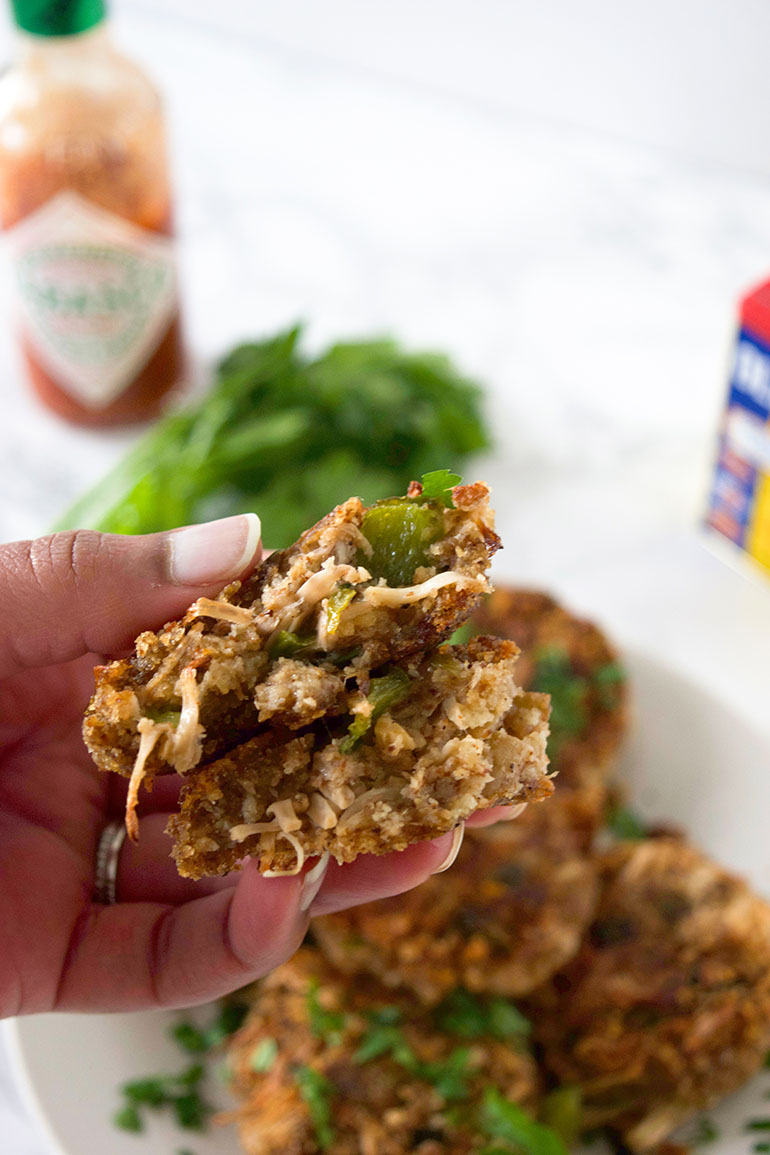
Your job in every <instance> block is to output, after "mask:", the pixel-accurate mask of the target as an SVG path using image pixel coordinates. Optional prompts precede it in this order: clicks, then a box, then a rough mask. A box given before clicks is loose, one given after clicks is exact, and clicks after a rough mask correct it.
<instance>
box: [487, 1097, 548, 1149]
mask: <svg viewBox="0 0 770 1155" xmlns="http://www.w3.org/2000/svg"><path fill="white" fill-rule="evenodd" d="M479 1125H480V1129H481V1131H482V1132H483V1134H484V1135H485V1136H486V1137H487V1138H488V1139H493V1140H502V1142H501V1143H499V1144H498V1143H495V1144H493V1145H492V1147H487V1148H485V1150H486V1152H487V1155H491V1152H492V1151H494V1152H495V1155H497V1152H498V1151H499V1152H500V1155H503V1152H505V1153H506V1155H508V1153H509V1152H510V1153H511V1155H567V1148H566V1146H565V1145H564V1142H563V1141H562V1139H561V1137H560V1136H559V1135H557V1133H556V1131H554V1130H553V1129H552V1128H551V1127H547V1126H546V1125H545V1124H544V1123H538V1122H536V1121H535V1120H534V1119H532V1118H530V1116H529V1115H528V1114H527V1112H526V1111H524V1110H523V1108H521V1107H520V1106H519V1105H518V1103H513V1102H511V1100H510V1099H506V1098H505V1096H504V1095H502V1094H501V1093H500V1092H499V1091H498V1090H496V1089H495V1088H494V1087H487V1089H486V1091H485V1092H484V1102H483V1104H482V1107H481V1114H480V1118H479Z"/></svg>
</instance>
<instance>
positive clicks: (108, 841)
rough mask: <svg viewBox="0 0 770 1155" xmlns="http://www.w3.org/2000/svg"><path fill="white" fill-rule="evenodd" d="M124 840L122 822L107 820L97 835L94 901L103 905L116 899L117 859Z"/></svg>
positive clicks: (112, 902)
mask: <svg viewBox="0 0 770 1155" xmlns="http://www.w3.org/2000/svg"><path fill="white" fill-rule="evenodd" d="M125 840H126V827H125V824H124V823H123V822H108V823H107V825H106V826H105V828H104V830H103V831H102V833H101V835H100V837H99V842H98V843H97V846H96V866H95V868H94V902H100V903H102V905H103V906H112V905H113V904H114V903H116V902H117V900H118V899H117V887H118V859H119V858H120V851H121V849H122V846H123V843H124V842H125Z"/></svg>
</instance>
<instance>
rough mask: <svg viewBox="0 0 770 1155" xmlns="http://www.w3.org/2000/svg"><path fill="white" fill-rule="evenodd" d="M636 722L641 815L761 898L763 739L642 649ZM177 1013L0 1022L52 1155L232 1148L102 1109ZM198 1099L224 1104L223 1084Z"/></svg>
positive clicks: (215, 1152) (725, 1116)
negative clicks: (133, 1126)
mask: <svg viewBox="0 0 770 1155" xmlns="http://www.w3.org/2000/svg"><path fill="white" fill-rule="evenodd" d="M627 664H628V668H629V671H630V675H631V679H632V683H633V686H634V698H635V702H636V716H637V721H636V726H635V729H634V733H633V737H632V738H631V741H630V743H629V745H628V748H627V751H626V755H625V757H624V760H623V776H624V777H625V778H626V779H627V781H628V782H629V783H630V784H631V795H632V798H633V801H634V805H635V806H636V807H637V808H638V809H639V810H640V811H641V813H642V814H643V815H644V816H645V817H646V818H648V819H660V820H666V821H671V822H674V823H678V824H681V825H682V826H684V827H685V828H686V829H687V830H688V831H689V832H690V834H691V835H692V837H693V839H694V840H695V841H696V842H697V843H698V844H699V845H700V846H702V847H703V848H704V849H705V850H707V851H708V852H709V853H710V854H712V855H713V856H714V857H715V858H717V859H718V860H719V861H720V862H723V863H724V864H725V865H727V866H729V867H731V868H734V869H736V870H738V871H740V872H741V873H743V874H745V875H746V876H747V877H748V878H749V879H750V880H751V882H752V883H753V884H754V886H756V887H757V888H758V889H759V890H760V891H761V892H762V893H764V894H767V895H770V840H768V838H767V826H768V814H769V813H770V746H768V743H767V741H766V740H765V739H764V738H763V737H762V736H761V735H760V734H758V733H757V732H756V731H754V730H753V729H752V727H751V726H750V725H748V724H747V723H746V722H744V721H743V720H742V719H741V718H739V717H738V716H737V715H736V714H734V713H733V712H732V711H731V710H728V709H725V708H724V707H723V706H721V705H720V703H719V702H718V701H717V700H716V699H715V698H713V697H712V695H711V694H709V693H707V692H705V691H704V690H702V689H701V688H699V687H698V686H697V685H694V684H693V683H692V682H689V681H687V680H686V679H684V678H682V677H681V676H679V675H678V674H675V673H673V672H672V671H670V670H667V669H665V668H664V667H662V666H661V665H660V664H659V663H658V662H656V661H654V660H652V659H651V658H648V657H644V656H642V655H633V654H631V655H627ZM178 1018H179V1015H175V1014H170V1013H166V1012H151V1013H145V1014H132V1015H38V1016H33V1017H30V1018H25V1019H19V1020H16V1021H15V1022H11V1023H9V1024H8V1025H7V1027H6V1030H7V1040H8V1043H9V1046H10V1050H11V1054H12V1059H13V1063H14V1067H15V1070H16V1074H17V1077H18V1080H19V1085H20V1088H21V1090H22V1094H23V1095H24V1098H25V1101H26V1102H27V1104H28V1106H29V1107H30V1109H31V1111H32V1113H33V1114H34V1115H36V1116H37V1117H38V1119H39V1120H40V1122H41V1123H42V1126H43V1128H44V1130H45V1132H46V1134H47V1135H48V1137H49V1140H50V1143H51V1147H52V1150H53V1151H54V1152H56V1153H57V1155H86V1153H89V1155H90V1153H91V1152H108V1153H109V1155H173V1153H174V1152H175V1151H178V1150H179V1149H181V1148H189V1150H190V1151H193V1152H194V1153H195V1155H237V1153H238V1151H239V1148H238V1143H237V1140H236V1137H235V1134H234V1133H233V1131H232V1130H230V1129H228V1130H219V1129H216V1128H212V1129H211V1130H210V1132H209V1133H207V1134H206V1135H202V1136H198V1135H195V1134H194V1133H190V1132H181V1131H179V1130H178V1129H177V1128H176V1127H175V1126H174V1125H173V1124H172V1123H171V1122H170V1120H167V1119H165V1118H162V1117H158V1118H156V1117H153V1118H151V1119H150V1121H149V1126H148V1129H147V1131H146V1132H144V1133H143V1134H142V1135H140V1136H136V1135H131V1134H126V1133H124V1132H121V1131H118V1130H116V1129H115V1128H114V1127H113V1126H112V1124H111V1122H110V1117H111V1115H112V1113H113V1111H114V1110H115V1109H116V1108H117V1106H118V1105H119V1097H118V1093H117V1088H118V1087H119V1085H120V1084H121V1083H123V1082H125V1081H126V1080H127V1079H132V1078H137V1077H140V1076H144V1075H148V1074H153V1073H159V1072H160V1073H162V1072H172V1071H176V1070H179V1069H181V1068H182V1067H183V1065H184V1058H183V1057H182V1055H181V1054H180V1051H179V1049H178V1048H177V1047H176V1045H175V1044H174V1043H172V1042H170V1041H169V1038H168V1034H167V1032H168V1027H169V1025H170V1024H171V1023H172V1022H174V1021H176V1020H177V1019H178ZM768 1091H770V1071H768V1072H766V1073H764V1074H761V1075H759V1076H758V1077H757V1078H756V1079H755V1080H754V1081H753V1082H752V1083H750V1084H749V1085H747V1086H746V1087H744V1088H743V1090H741V1091H740V1092H739V1093H738V1094H737V1095H733V1096H732V1097H731V1098H730V1099H729V1100H727V1101H725V1102H724V1103H722V1104H721V1105H720V1107H719V1108H718V1109H717V1110H715V1111H713V1112H711V1113H710V1118H712V1119H713V1120H714V1121H715V1122H716V1124H717V1126H718V1128H719V1132H720V1138H719V1140H718V1141H717V1142H714V1143H711V1144H709V1146H708V1148H707V1149H706V1150H707V1152H708V1155H747V1153H749V1152H750V1151H751V1145H752V1144H751V1136H747V1135H746V1134H745V1132H744V1131H743V1124H744V1122H745V1121H746V1119H748V1118H750V1117H752V1116H753V1115H766V1114H767V1110H768V1104H767V1101H766V1098H765V1096H766V1094H767V1092H768ZM210 1097H211V1098H213V1099H215V1101H216V1100H218V1102H219V1104H221V1105H222V1106H227V1105H228V1104H227V1102H226V1099H227V1095H226V1092H225V1091H224V1089H223V1088H221V1087H217V1086H211V1087H210Z"/></svg>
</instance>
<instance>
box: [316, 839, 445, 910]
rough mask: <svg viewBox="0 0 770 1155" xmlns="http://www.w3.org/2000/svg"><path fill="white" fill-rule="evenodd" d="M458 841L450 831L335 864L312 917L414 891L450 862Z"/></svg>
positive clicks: (323, 886) (322, 887) (321, 891)
mask: <svg viewBox="0 0 770 1155" xmlns="http://www.w3.org/2000/svg"><path fill="white" fill-rule="evenodd" d="M455 838H456V836H455V834H454V831H449V833H447V834H442V835H441V837H440V838H434V839H431V840H430V841H429V842H416V843H414V845H413V846H408V847H407V848H406V850H399V851H395V852H393V853H392V854H385V855H374V854H361V855H359V856H358V858H356V859H355V861H354V862H350V863H346V864H344V865H340V863H338V862H334V861H331V862H330V863H329V867H328V870H327V872H326V877H325V879H324V881H323V885H322V886H321V889H320V891H319V893H318V896H317V898H316V899H315V901H314V902H313V904H312V906H311V908H310V913H311V915H312V916H313V918H315V917H316V916H317V915H321V914H331V913H333V912H334V911H337V910H344V909H346V908H347V907H349V906H360V905H361V903H364V902H376V901H377V899H380V898H390V897H391V896H392V895H394V894H403V893H404V892H405V891H407V890H412V889H413V888H414V887H415V886H419V885H420V883H421V882H425V880H426V879H427V878H429V877H430V876H431V874H433V873H434V872H435V871H436V870H438V869H439V868H440V867H441V865H442V863H444V862H446V860H447V858H448V856H449V854H450V852H451V850H452V846H453V843H454V841H455Z"/></svg>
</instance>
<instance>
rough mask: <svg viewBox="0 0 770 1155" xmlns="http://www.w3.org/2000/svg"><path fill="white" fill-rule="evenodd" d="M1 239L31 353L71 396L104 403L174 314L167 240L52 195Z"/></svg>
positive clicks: (139, 365)
mask: <svg viewBox="0 0 770 1155" xmlns="http://www.w3.org/2000/svg"><path fill="white" fill-rule="evenodd" d="M7 244H8V245H9V247H10V251H11V259H12V264H13V268H14V273H15V282H16V297H17V305H18V309H19V312H20V323H21V326H22V328H23V332H24V335H25V337H26V338H27V341H28V342H29V346H30V351H31V353H32V354H33V356H34V357H35V359H36V360H37V361H38V362H39V363H40V365H41V367H42V368H43V369H44V370H45V371H46V372H47V373H48V374H49V376H50V377H51V378H52V379H53V380H54V381H55V382H56V383H57V384H58V385H59V386H60V388H62V389H63V390H65V391H66V392H67V393H69V394H70V395H71V396H72V397H73V398H75V400H77V401H79V402H80V403H81V404H82V405H86V406H88V407H89V408H92V409H103V408H105V407H106V406H107V405H109V403H110V402H111V401H113V400H114V399H115V398H116V397H118V396H119V395H120V394H121V393H122V392H123V391H124V390H125V389H127V388H128V386H129V385H131V384H132V383H133V381H134V380H135V379H136V377H137V376H138V374H139V373H140V372H141V370H142V369H143V368H144V366H145V365H146V364H147V362H148V361H149V359H150V357H151V356H152V354H153V353H154V352H155V350H156V349H157V347H158V345H159V344H160V342H161V340H162V339H163V337H164V336H165V334H166V332H167V330H168V327H169V325H170V323H171V321H172V318H173V316H174V314H175V313H176V310H177V307H178V301H177V284H176V268H175V263H174V253H173V242H172V241H171V240H170V239H169V238H168V237H164V236H161V235H159V234H158V233H153V232H150V231H149V230H147V229H143V228H140V227H139V226H137V225H133V224H131V223H130V222H128V221H125V220H123V219H122V218H121V217H117V216H114V215H113V214H112V213H110V212H107V211H106V210H104V209H101V208H98V207H97V206H96V205H93V204H91V202H90V201H87V200H86V199H85V198H84V197H81V196H80V195H79V194H78V193H74V192H61V193H58V194H57V195H56V196H55V197H53V198H52V199H51V200H50V201H48V202H47V203H46V204H45V205H43V207H42V208H40V209H37V210H36V211H35V212H34V213H31V214H30V215H29V216H28V217H25V218H24V220H23V221H21V222H20V223H19V224H17V225H15V226H14V228H13V229H11V230H10V231H9V232H8V233H7Z"/></svg>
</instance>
